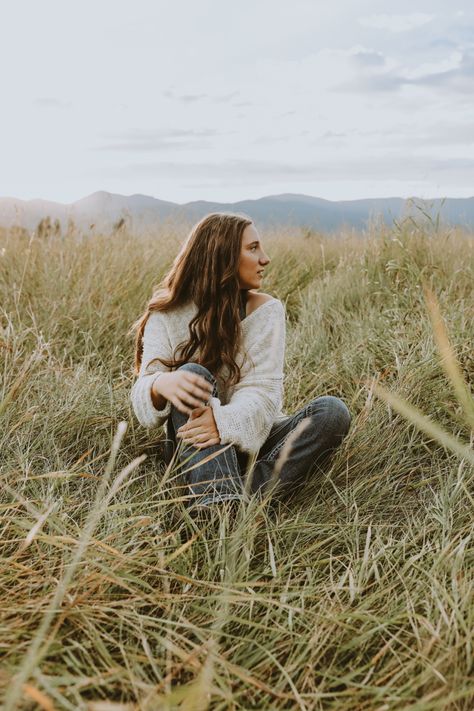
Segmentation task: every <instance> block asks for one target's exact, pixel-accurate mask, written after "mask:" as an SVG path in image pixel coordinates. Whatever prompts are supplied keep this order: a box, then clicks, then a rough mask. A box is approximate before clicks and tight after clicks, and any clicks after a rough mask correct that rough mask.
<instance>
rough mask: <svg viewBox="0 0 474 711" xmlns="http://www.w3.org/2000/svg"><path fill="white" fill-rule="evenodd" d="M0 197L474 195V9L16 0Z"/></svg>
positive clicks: (8, 1) (8, 35)
mask: <svg viewBox="0 0 474 711" xmlns="http://www.w3.org/2000/svg"><path fill="white" fill-rule="evenodd" d="M0 77H1V83H0V92H1V94H0V96H1V98H2V105H1V111H0V196H12V197H13V196H14V197H19V198H24V199H29V198H38V197H41V198H45V199H48V200H57V201H60V202H73V201H74V200H77V199H79V198H81V197H84V196H85V195H88V194H90V193H92V192H94V191H96V190H108V191H110V192H115V193H121V194H123V195H131V194H134V193H143V194H146V195H153V196H154V197H157V198H161V199H163V200H172V201H174V202H180V203H182V202H187V201H190V200H199V199H206V200H219V201H230V202H234V201H236V200H241V199H244V198H258V197H262V196H264V195H271V194H276V193H287V192H291V193H305V194H307V195H314V196H319V197H323V198H327V199H329V200H338V199H356V198H364V197H388V196H400V197H408V196H411V195H417V196H419V197H424V198H428V197H442V196H451V197H468V196H472V195H474V3H473V1H472V0H452V2H446V0H429V1H428V0H426V1H422V2H420V1H418V2H417V0H410V1H409V0H397V2H386V1H384V0H377V1H376V0H359V1H358V2H354V1H353V0H335V1H333V2H327V0H324V2H323V1H322V0H239V2H230V0H228V1H226V0H197V1H196V0H173V1H170V0H166V1H164V0H133V1H132V0H93V1H92V0H80V1H79V0H4V2H3V3H2V12H1V23H0Z"/></svg>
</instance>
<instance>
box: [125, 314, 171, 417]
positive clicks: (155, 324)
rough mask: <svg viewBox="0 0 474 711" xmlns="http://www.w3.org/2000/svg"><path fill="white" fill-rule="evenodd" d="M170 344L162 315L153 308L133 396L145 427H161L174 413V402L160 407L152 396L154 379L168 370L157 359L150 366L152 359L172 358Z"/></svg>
mask: <svg viewBox="0 0 474 711" xmlns="http://www.w3.org/2000/svg"><path fill="white" fill-rule="evenodd" d="M171 357H172V353H171V343H170V339H169V336H168V331H167V330H166V325H165V322H164V318H163V314H162V313H161V312H159V311H154V312H152V313H151V314H150V316H149V317H148V321H147V322H146V324H145V329H144V331H143V355H142V363H141V366H140V373H139V375H138V378H137V380H136V381H135V383H134V384H133V387H132V390H131V393H130V399H131V402H132V407H133V410H134V412H135V415H136V417H137V420H138V421H139V423H140V424H141V425H143V427H159V426H160V425H163V424H164V423H165V422H166V420H167V419H168V417H169V414H170V412H171V402H170V401H169V400H167V401H166V405H165V407H164V408H163V409H162V410H157V409H156V408H155V406H154V405H153V401H152V399H151V388H152V385H153V383H154V382H155V380H157V379H158V378H159V377H160V375H162V374H163V373H166V372H169V368H165V367H164V365H163V364H162V363H159V362H158V361H155V362H154V363H153V364H152V365H150V366H149V367H148V364H149V362H150V361H151V360H153V358H171Z"/></svg>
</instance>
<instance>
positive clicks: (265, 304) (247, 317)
mask: <svg viewBox="0 0 474 711" xmlns="http://www.w3.org/2000/svg"><path fill="white" fill-rule="evenodd" d="M276 300H277V299H275V298H274V297H273V296H272V298H271V299H268V300H267V301H265V302H264V303H263V304H261V305H260V306H258V307H257V308H256V309H254V310H253V311H252V312H251V313H250V314H249V315H248V316H246V317H245V318H243V319H242V320H241V322H240V323H241V324H242V325H244V324H245V323H246V322H247V321H248V320H249V319H251V318H252V316H253V315H254V314H256V313H258V312H259V311H261V310H262V309H264V308H265V306H268V304H272V303H273V302H274V301H276Z"/></svg>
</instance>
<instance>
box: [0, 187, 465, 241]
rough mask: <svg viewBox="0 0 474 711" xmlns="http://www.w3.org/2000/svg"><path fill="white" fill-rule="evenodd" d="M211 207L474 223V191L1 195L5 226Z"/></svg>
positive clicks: (120, 220)
mask: <svg viewBox="0 0 474 711" xmlns="http://www.w3.org/2000/svg"><path fill="white" fill-rule="evenodd" d="M209 212H238V213H244V214H245V215H248V216H250V217H251V218H252V219H253V220H255V223H256V225H257V227H258V226H265V227H272V226H280V225H287V226H299V227H303V228H310V229H313V230H318V231H321V232H332V231H335V230H339V229H341V228H342V227H352V228H355V229H357V230H364V229H367V227H368V225H369V222H370V221H371V220H373V219H382V220H383V221H384V222H385V223H386V224H388V225H391V224H392V223H393V220H394V219H397V220H399V219H402V218H403V217H407V216H408V215H412V216H413V217H414V219H416V220H423V219H427V218H426V217H424V214H425V213H426V215H429V216H430V217H431V219H432V220H433V221H434V220H436V217H437V215H438V214H439V218H440V220H442V221H443V222H445V223H449V224H452V225H460V226H461V227H464V228H466V229H467V230H470V231H472V230H473V229H474V197H470V198H443V199H441V198H435V199H433V200H424V199H421V198H416V197H415V198H406V199H405V198H398V197H393V198H373V199H363V200H340V201H332V200H324V199H322V198H318V197H312V196H310V195H300V194H293V193H283V194H281V195H269V196H266V197H262V198H259V199H256V200H241V201H239V202H233V203H221V202H207V201H205V200H199V201H195V202H188V203H184V204H178V203H174V202H169V201H166V200H159V199H157V198H154V197H150V196H148V195H139V194H138V195H130V196H125V195H117V194H114V193H109V192H105V191H99V192H95V193H92V194H91V195H88V196H87V197H85V198H82V199H81V200H77V201H76V202H73V203H70V204H63V203H58V202H48V201H46V200H19V199H16V198H8V197H5V198H0V226H1V227H12V226H14V225H17V226H19V227H24V228H26V229H28V230H33V229H36V227H37V226H38V223H39V222H40V221H41V220H43V219H45V218H48V217H49V218H50V220H51V221H52V222H53V223H54V221H56V220H59V225H58V227H60V229H62V230H65V229H66V228H67V225H68V223H69V221H73V222H74V224H75V225H76V227H77V228H78V229H79V230H81V231H82V232H84V231H91V230H94V231H102V232H110V231H111V230H113V229H114V228H115V229H117V227H120V226H126V227H127V229H129V230H130V231H131V232H132V233H140V232H143V231H149V230H152V229H153V228H154V227H156V226H157V225H158V224H160V223H163V222H164V221H168V220H171V221H176V220H181V221H184V222H191V223H194V222H196V221H197V220H199V219H201V217H203V216H204V215H206V214H207V213H209Z"/></svg>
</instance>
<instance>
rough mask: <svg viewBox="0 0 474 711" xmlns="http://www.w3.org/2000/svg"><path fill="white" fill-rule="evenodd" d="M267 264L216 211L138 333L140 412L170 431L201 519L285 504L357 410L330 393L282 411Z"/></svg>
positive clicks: (238, 222)
mask: <svg viewBox="0 0 474 711" xmlns="http://www.w3.org/2000/svg"><path fill="white" fill-rule="evenodd" d="M269 262H270V259H269V258H268V256H267V255H266V253H265V252H264V250H263V246H262V241H261V239H260V236H259V233H258V232H257V230H256V228H255V226H254V224H253V223H252V221H251V220H250V219H247V218H245V217H242V216H240V215H233V214H225V213H211V214H209V215H207V216H206V217H204V218H203V219H202V220H201V221H200V222H198V223H197V224H196V225H195V226H194V227H193V229H192V230H191V232H190V234H189V236H188V238H187V240H186V241H185V243H184V245H183V246H182V248H181V250H180V252H179V254H178V256H177V257H176V259H175V260H174V262H173V265H172V267H171V269H170V270H169V272H168V274H167V275H166V276H165V278H164V279H163V281H162V282H161V283H160V284H159V286H158V288H157V290H156V291H155V293H154V294H153V297H152V299H151V300H150V302H149V303H148V307H147V309H146V311H145V313H144V314H143V316H142V317H141V318H140V319H139V320H138V321H137V322H136V323H135V324H134V325H133V326H132V332H133V331H135V332H136V337H135V347H136V350H135V373H136V374H138V376H139V377H138V379H137V380H136V382H135V383H134V385H133V387H132V391H131V401H132V406H133V409H134V412H135V414H136V416H137V419H138V421H139V422H140V424H142V425H143V426H144V427H158V426H160V425H163V424H164V423H165V422H166V423H167V434H168V441H169V442H170V443H171V445H172V450H173V452H172V454H174V456H175V462H176V463H177V464H179V465H181V466H182V467H183V469H184V470H186V469H190V468H191V467H193V468H192V469H191V470H190V471H188V472H186V477H187V479H186V480H187V483H188V484H189V491H190V494H191V496H190V497H189V502H190V505H191V506H192V508H193V510H197V509H200V510H201V509H202V508H203V507H204V508H205V507H209V506H211V505H212V504H216V503H218V502H222V501H225V500H229V499H240V498H242V496H243V495H244V493H245V491H246V492H247V493H255V492H260V493H265V492H266V491H268V490H269V488H271V489H272V491H273V492H274V493H276V494H277V495H278V496H286V497H289V496H290V494H291V493H292V492H294V491H295V490H296V489H297V488H298V486H299V485H300V484H301V483H303V482H304V481H305V480H306V479H307V477H308V475H309V470H310V469H312V468H315V467H320V466H321V465H322V464H324V463H326V462H327V460H328V459H329V456H330V454H331V452H333V451H334V449H335V448H336V447H337V446H338V445H339V444H340V443H341V441H342V439H343V438H344V436H345V435H346V434H347V431H348V429H349V425H350V420H351V417H350V414H349V410H348V409H347V407H346V405H345V404H344V403H343V402H342V400H340V399H339V398H336V397H333V396H324V397H318V398H315V399H313V400H311V401H310V402H308V404H307V405H305V406H304V407H302V408H301V409H300V410H298V411H297V412H296V413H295V414H294V415H287V414H285V413H283V412H282V410H281V404H282V398H283V365H284V350H285V310H284V307H283V304H282V302H281V301H280V300H279V299H276V298H274V297H272V296H270V295H269V294H264V293H260V292H259V291H257V290H258V289H260V288H261V285H262V279H263V272H264V268H265V267H266V266H267V265H268V263H269ZM300 423H301V424H300ZM285 444H286V445H287V446H286V447H285V449H284V450H283V448H284V445H285ZM282 451H283V454H284V456H281V457H280V459H279V460H278V457H279V455H280V454H281V453H282ZM277 460H278V462H277ZM169 461H170V456H169V457H168V462H169ZM249 461H250V463H254V467H253V468H252V467H250V468H249V469H248V470H247V464H248V463H249ZM200 462H202V464H200ZM195 465H197V466H195ZM275 465H276V466H275ZM272 475H273V477H272Z"/></svg>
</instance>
